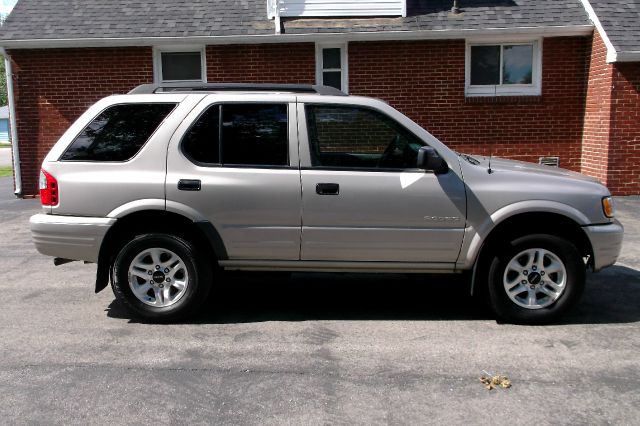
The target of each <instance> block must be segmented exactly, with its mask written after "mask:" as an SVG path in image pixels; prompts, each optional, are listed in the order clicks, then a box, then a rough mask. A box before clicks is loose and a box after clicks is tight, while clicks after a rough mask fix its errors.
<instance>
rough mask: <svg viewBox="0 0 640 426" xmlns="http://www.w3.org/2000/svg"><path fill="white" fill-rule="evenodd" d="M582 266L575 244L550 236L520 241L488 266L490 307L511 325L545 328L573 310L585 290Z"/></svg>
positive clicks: (533, 236) (501, 251)
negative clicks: (542, 325) (542, 326)
mask: <svg viewBox="0 0 640 426" xmlns="http://www.w3.org/2000/svg"><path fill="white" fill-rule="evenodd" d="M585 269H586V266H585V263H584V261H583V259H582V256H581V254H580V252H579V251H578V249H577V248H576V246H575V245H573V244H572V243H570V242H569V241H567V240H564V239H562V238H558V237H555V236H553V235H546V234H535V235H527V236H523V237H519V238H517V239H515V240H513V241H511V242H510V243H508V244H505V245H503V246H502V247H501V248H500V249H499V250H498V252H497V254H496V256H494V257H492V258H490V263H489V266H488V296H489V303H490V305H491V308H492V309H493V311H494V312H495V314H496V315H497V316H498V317H499V318H501V319H502V320H504V321H507V322H511V323H515V324H530V325H534V324H547V323H550V322H553V321H556V320H557V319H558V318H559V317H560V316H561V315H563V314H564V313H565V312H566V311H567V310H569V309H570V308H571V307H573V306H574V305H575V304H576V303H577V302H578V300H579V299H580V296H581V295H582V293H583V291H584V285H585Z"/></svg>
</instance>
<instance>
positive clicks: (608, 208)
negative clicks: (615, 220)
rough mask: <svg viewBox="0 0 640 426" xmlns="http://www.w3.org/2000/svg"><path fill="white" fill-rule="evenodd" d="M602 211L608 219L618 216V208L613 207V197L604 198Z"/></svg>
mask: <svg viewBox="0 0 640 426" xmlns="http://www.w3.org/2000/svg"><path fill="white" fill-rule="evenodd" d="M602 211H603V212H604V215H605V216H606V217H613V216H615V214H616V208H615V206H614V205H613V197H611V196H609V197H603V198H602Z"/></svg>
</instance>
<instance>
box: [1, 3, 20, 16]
mask: <svg viewBox="0 0 640 426" xmlns="http://www.w3.org/2000/svg"><path fill="white" fill-rule="evenodd" d="M17 1H18V0H0V15H3V16H4V15H8V14H9V12H11V9H13V6H14V5H15V4H16V2H17Z"/></svg>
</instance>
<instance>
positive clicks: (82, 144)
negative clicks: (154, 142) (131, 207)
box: [60, 104, 175, 161]
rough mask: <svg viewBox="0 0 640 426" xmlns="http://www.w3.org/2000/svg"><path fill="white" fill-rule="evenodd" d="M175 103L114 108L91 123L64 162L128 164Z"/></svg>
mask: <svg viewBox="0 0 640 426" xmlns="http://www.w3.org/2000/svg"><path fill="white" fill-rule="evenodd" d="M174 107H175V104H126V105H114V106H111V107H109V108H107V109H106V110H104V111H103V112H102V113H101V114H100V115H99V116H98V117H96V118H95V119H94V120H93V121H92V122H91V124H89V125H88V126H87V127H86V128H85V129H84V130H83V131H82V133H80V135H78V137H77V138H76V139H75V140H74V141H73V142H72V143H71V145H70V146H69V148H67V150H66V151H65V153H64V154H62V157H61V158H60V159H61V160H75V161H126V160H129V159H131V158H132V157H133V156H134V155H136V154H137V153H138V151H140V149H141V148H142V146H143V145H144V144H145V142H146V141H147V140H148V139H149V137H151V135H152V134H153V132H154V131H155V130H156V129H157V128H158V126H159V125H160V123H162V120H164V119H165V117H166V116H167V115H169V113H170V112H171V111H172V110H173V108H174Z"/></svg>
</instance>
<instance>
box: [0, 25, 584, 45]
mask: <svg viewBox="0 0 640 426" xmlns="http://www.w3.org/2000/svg"><path fill="white" fill-rule="evenodd" d="M592 32H593V25H563V26H553V27H517V28H483V29H478V30H473V29H466V30H425V31H364V32H358V31H354V32H349V33H324V34H320V33H309V34H261V35H232V36H198V37H133V38H108V37H105V38H71V39H36V40H34V39H25V40H4V41H2V40H0V46H1V47H4V48H7V49H46V48H64V47H68V48H71V47H127V46H157V47H160V46H167V45H174V46H175V45H194V44H199V45H212V44H262V43H305V42H306V43H308V42H322V43H338V42H342V43H344V42H348V41H386V40H447V39H463V38H467V37H481V36H489V37H490V36H509V35H510V36H517V35H529V36H530V37H531V38H535V37H572V36H586V35H590V34H591V33H592Z"/></svg>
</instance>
